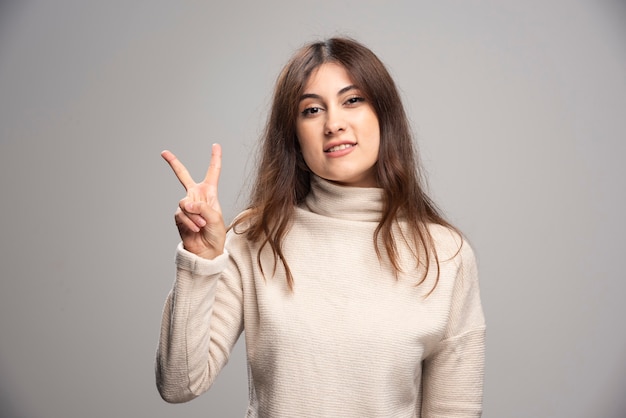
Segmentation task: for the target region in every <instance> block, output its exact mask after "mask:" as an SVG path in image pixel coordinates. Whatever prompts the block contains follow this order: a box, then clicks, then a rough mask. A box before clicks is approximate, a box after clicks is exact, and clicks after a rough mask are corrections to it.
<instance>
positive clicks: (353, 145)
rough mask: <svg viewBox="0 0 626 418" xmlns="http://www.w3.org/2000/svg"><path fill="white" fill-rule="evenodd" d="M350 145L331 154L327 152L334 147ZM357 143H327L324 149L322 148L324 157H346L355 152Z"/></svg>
mask: <svg viewBox="0 0 626 418" xmlns="http://www.w3.org/2000/svg"><path fill="white" fill-rule="evenodd" d="M344 144H345V145H351V146H350V147H347V148H344V149H340V150H337V151H333V152H329V151H328V150H329V149H331V148H332V147H336V146H337V145H344ZM357 145H358V143H356V142H352V141H342V142H333V143H329V144H328V145H327V146H326V147H324V155H325V156H326V157H328V158H339V157H343V156H344V155H348V154H350V153H351V152H352V151H354V150H355V148H356V147H357Z"/></svg>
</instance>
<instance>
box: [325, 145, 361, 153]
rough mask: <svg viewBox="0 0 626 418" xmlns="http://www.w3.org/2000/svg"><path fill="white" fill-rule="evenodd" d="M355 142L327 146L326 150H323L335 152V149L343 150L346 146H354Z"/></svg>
mask: <svg viewBox="0 0 626 418" xmlns="http://www.w3.org/2000/svg"><path fill="white" fill-rule="evenodd" d="M355 146H356V144H341V145H335V146H334V147H332V148H328V149H327V150H326V151H324V152H335V151H341V150H344V149H346V148H352V147H355Z"/></svg>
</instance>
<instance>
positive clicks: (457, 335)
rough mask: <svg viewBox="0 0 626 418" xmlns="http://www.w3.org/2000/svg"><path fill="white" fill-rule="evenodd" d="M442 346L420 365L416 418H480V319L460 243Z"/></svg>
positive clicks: (474, 281)
mask: <svg viewBox="0 0 626 418" xmlns="http://www.w3.org/2000/svg"><path fill="white" fill-rule="evenodd" d="M458 256H459V257H460V258H461V259H460V260H461V262H460V265H459V268H458V273H457V277H456V281H455V284H454V290H453V294H452V300H451V304H450V316H449V321H448V326H447V329H446V333H445V335H444V338H443V340H442V341H441V342H440V343H439V345H438V347H437V348H436V349H435V350H434V351H433V353H431V355H429V356H428V357H427V358H426V359H425V360H424V364H423V372H422V391H423V392H422V396H423V397H422V417H424V418H426V417H428V418H444V417H445V418H454V417H457V418H461V417H463V418H469V417H480V416H481V415H482V397H483V378H484V367H485V318H484V315H483V310H482V305H481V301H480V291H479V286H478V272H477V268H476V259H475V257H474V253H473V251H472V249H471V248H470V246H469V245H468V244H467V242H464V243H463V248H462V249H461V251H460V253H459V255H458Z"/></svg>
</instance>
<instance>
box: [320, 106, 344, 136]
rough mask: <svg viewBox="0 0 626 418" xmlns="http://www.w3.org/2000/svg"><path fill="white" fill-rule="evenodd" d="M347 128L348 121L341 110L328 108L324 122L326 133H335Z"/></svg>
mask: <svg viewBox="0 0 626 418" xmlns="http://www.w3.org/2000/svg"><path fill="white" fill-rule="evenodd" d="M345 130H346V121H345V119H344V118H343V117H342V116H341V112H340V111H338V110H336V109H327V110H326V121H325V122H324V134H326V135H334V134H336V133H339V132H342V131H345Z"/></svg>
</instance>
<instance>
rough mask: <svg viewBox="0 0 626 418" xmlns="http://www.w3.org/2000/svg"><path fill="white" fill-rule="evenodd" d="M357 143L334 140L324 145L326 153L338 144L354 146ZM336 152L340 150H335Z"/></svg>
mask: <svg viewBox="0 0 626 418" xmlns="http://www.w3.org/2000/svg"><path fill="white" fill-rule="evenodd" d="M356 144H357V143H356V142H354V141H332V142H329V143H328V144H326V146H325V147H324V152H325V153H329V152H328V150H329V149H331V148H333V147H336V146H338V145H353V146H354V145H356ZM346 149H349V148H346ZM340 151H345V150H340ZM335 152H339V151H335ZM333 154H334V153H333Z"/></svg>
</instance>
